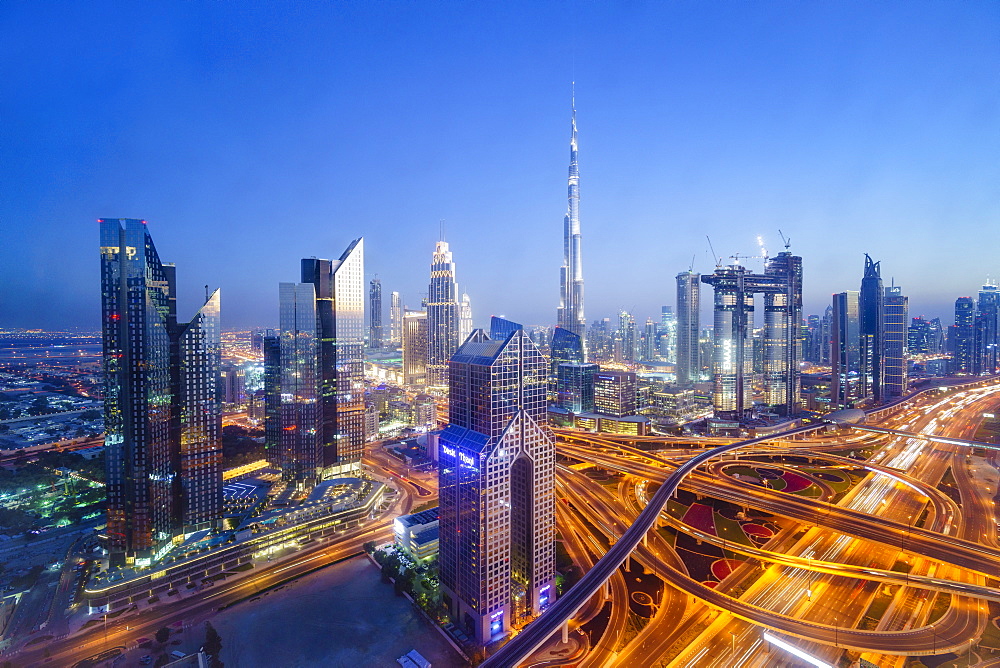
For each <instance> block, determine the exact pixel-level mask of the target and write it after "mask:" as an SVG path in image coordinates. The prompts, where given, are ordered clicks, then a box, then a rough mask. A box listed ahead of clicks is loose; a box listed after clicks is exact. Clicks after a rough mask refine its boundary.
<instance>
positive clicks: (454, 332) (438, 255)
mask: <svg viewBox="0 0 1000 668" xmlns="http://www.w3.org/2000/svg"><path fill="white" fill-rule="evenodd" d="M460 315H461V312H460V307H459V304H458V283H457V282H456V281H455V262H454V261H453V259H452V254H451V251H450V250H449V249H448V242H447V241H439V242H437V245H436V246H435V248H434V256H433V259H432V260H431V282H430V285H429V286H428V288H427V384H428V385H434V386H438V387H444V386H446V385H447V384H448V360H449V359H450V358H451V356H452V355H453V354H454V353H455V351H456V350H458V346H459V344H460V343H461V341H459V338H458V336H459V327H460V324H461V323H460Z"/></svg>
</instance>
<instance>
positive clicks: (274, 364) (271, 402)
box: [261, 329, 281, 464]
mask: <svg viewBox="0 0 1000 668" xmlns="http://www.w3.org/2000/svg"><path fill="white" fill-rule="evenodd" d="M261 347H262V348H263V352H264V448H265V449H266V450H267V456H268V458H269V460H270V461H272V462H274V463H276V464H277V463H278V462H279V461H280V460H279V457H280V455H279V451H280V445H281V337H280V336H279V335H278V333H277V332H275V331H274V330H273V329H269V330H267V331H266V332H265V333H264V335H263V336H262V337H261Z"/></svg>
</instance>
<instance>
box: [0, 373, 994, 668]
mask: <svg viewBox="0 0 1000 668" xmlns="http://www.w3.org/2000/svg"><path fill="white" fill-rule="evenodd" d="M998 405H1000V384H990V385H986V386H984V387H977V388H972V389H956V390H952V391H949V392H941V393H940V394H939V393H936V392H925V393H924V394H923V395H921V396H920V397H918V398H916V399H914V400H912V401H910V402H908V403H906V404H903V405H901V407H900V408H899V410H897V411H896V412H895V413H892V414H891V415H889V416H887V417H885V418H883V419H882V420H880V421H879V422H878V423H877V424H878V425H879V426H882V427H886V428H888V429H893V430H898V431H902V432H905V433H914V434H919V433H925V434H935V435H939V436H947V437H951V438H954V439H973V438H974V435H975V433H976V430H977V428H978V426H979V423H980V422H981V420H982V416H983V414H984V413H989V412H993V411H994V409H996V408H997V406H998ZM825 430H826V428H825V427H823V428H821V427H819V426H814V427H813V428H812V430H811V431H803V433H799V434H796V435H794V438H781V439H777V440H776V439H773V438H770V439H768V438H764V439H758V440H756V441H753V442H744V443H743V445H739V446H735V445H731V444H730V445H727V444H729V443H730V442H729V440H727V439H691V438H686V439H674V438H635V437H615V436H609V435H596V434H587V433H581V432H573V431H567V430H558V431H557V437H558V446H557V447H558V452H559V454H560V460H561V463H560V465H559V467H558V470H557V495H558V497H559V499H560V501H561V502H560V503H558V504H557V526H558V529H559V533H560V538H561V540H562V544H563V546H564V548H565V550H566V553H567V554H568V556H569V558H570V559H571V560H572V561H573V562H574V563H575V564H576V566H577V568H578V571H579V572H581V573H583V574H584V576H583V578H584V579H583V580H581V581H580V582H579V583H577V585H575V586H574V587H573V588H572V589H570V591H569V592H568V593H567V594H565V595H564V596H563V597H562V599H560V601H557V602H556V604H554V605H553V606H552V608H550V610H549V611H547V612H546V613H544V614H543V615H542V617H540V618H539V619H538V620H536V621H535V622H532V623H531V624H529V625H528V626H527V627H525V628H524V629H522V630H520V632H519V633H518V634H517V635H516V636H515V637H514V638H513V640H512V641H511V642H509V643H508V646H513V645H516V644H517V643H518V642H521V641H522V640H524V641H525V642H527V640H528V636H530V635H531V632H532V631H534V629H536V628H537V629H541V628H542V626H543V625H542V624H539V622H540V621H543V620H545V619H546V616H548V615H550V614H551V613H553V612H558V611H557V610H556V608H557V607H558V606H560V605H563V603H561V601H562V600H563V599H565V605H563V607H564V608H572V609H571V610H569V611H568V613H566V614H565V617H566V618H568V619H569V620H570V621H569V623H568V630H569V631H570V632H573V633H576V634H578V637H580V638H581V639H584V640H585V642H586V643H588V645H589V652H588V653H587V654H586V656H585V657H584V658H583V659H582V660H581V661H580V663H579V665H581V666H617V665H627V666H692V667H693V666H698V667H701V666H714V667H718V668H722V667H727V668H728V667H734V668H735V667H744V666H745V667H762V666H783V665H784V666H800V665H804V664H803V663H802V661H801V660H799V659H797V658H796V657H794V656H793V655H791V654H789V653H788V652H786V651H785V650H784V649H782V648H780V647H778V646H775V645H773V644H772V643H769V642H767V640H766V639H765V636H764V632H765V630H770V631H771V633H773V634H774V635H775V636H779V637H780V638H782V639H784V640H786V641H787V642H789V643H792V644H793V645H795V646H796V647H798V648H800V649H801V650H803V651H805V652H807V653H808V654H810V655H812V656H813V657H816V659H817V660H818V661H819V662H821V663H822V664H823V665H831V666H833V665H838V662H840V661H847V660H849V659H852V660H853V659H856V658H858V657H862V658H865V659H867V660H869V661H871V662H872V663H874V664H875V665H877V666H880V667H885V666H903V665H904V662H905V659H906V657H907V656H914V655H932V654H944V653H947V652H954V653H957V654H963V653H964V652H966V651H967V650H968V648H969V647H970V646H975V644H976V643H977V641H979V639H980V637H981V636H982V635H983V632H984V630H985V629H986V628H987V625H988V624H990V623H991V619H990V617H991V615H990V613H989V604H988V601H994V602H996V601H998V600H1000V588H998V583H997V580H996V578H997V575H998V574H1000V543H998V540H997V527H998V524H997V516H996V501H997V498H996V497H997V488H996V478H997V474H996V468H995V467H994V466H992V464H995V462H996V452H991V451H987V452H986V453H985V454H986V456H985V457H984V456H982V455H983V452H982V451H979V452H978V453H977V454H974V453H973V452H972V450H971V448H969V447H967V446H964V445H960V444H958V443H957V442H956V443H942V442H931V441H929V440H927V439H924V438H918V437H912V436H907V435H900V434H891V433H861V432H858V431H855V430H851V429H840V430H836V431H833V432H826V431H825ZM693 441H699V443H700V444H701V443H703V444H704V445H707V446H708V447H718V448H719V449H720V450H722V449H725V448H728V447H732V448H734V450H733V452H731V453H729V454H721V453H718V452H716V453H714V454H712V453H710V452H709V451H708V450H706V449H705V448H703V447H692V442H693ZM865 455H869V458H868V460H867V461H862V460H861V458H862V457H863V456H865ZM736 458H738V459H736ZM803 459H805V460H807V461H811V463H810V464H809V466H810V467H813V468H816V467H829V468H830V469H831V470H833V469H837V468H838V467H839V468H840V469H842V470H849V469H852V468H853V469H861V471H862V475H861V476H860V477H859V480H858V481H857V482H856V484H854V485H853V486H852V487H851V488H850V490H849V491H848V492H847V493H845V494H841V495H834V494H833V493H832V490H831V489H829V488H828V486H827V487H824V486H823V485H822V484H819V485H817V487H818V489H820V494H819V496H818V497H817V498H812V497H807V496H798V495H795V494H790V493H785V492H782V491H778V490H774V489H770V488H768V487H767V486H761V485H755V484H752V483H751V482H748V481H746V480H741V479H738V478H736V477H733V476H732V475H730V474H728V473H727V468H728V467H730V466H732V465H737V464H747V463H750V464H753V463H755V462H756V463H759V464H766V465H768V466H772V467H777V468H778V469H781V470H789V471H793V470H796V469H797V468H798V469H800V470H805V469H804V465H803V464H802V461H803ZM366 464H367V465H368V466H369V468H370V469H371V470H373V471H374V472H375V473H376V474H377V475H381V476H383V477H386V478H390V479H392V480H393V482H394V485H395V486H396V487H397V488H399V489H400V491H401V492H403V494H402V495H401V498H400V500H399V502H398V503H397V504H396V505H395V506H394V508H393V509H392V510H391V511H390V512H389V513H387V514H385V515H383V516H381V517H380V518H376V519H375V520H373V521H372V522H370V523H369V524H367V525H366V526H364V527H362V528H360V529H358V530H356V531H354V532H349V533H346V534H344V535H342V536H339V537H337V538H336V539H335V540H334V541H332V542H329V543H326V544H319V545H310V546H306V547H304V548H303V549H302V550H301V552H300V553H297V554H295V555H291V556H289V557H288V558H285V559H283V560H281V561H280V562H275V563H270V564H261V565H259V566H258V568H256V569H254V571H252V573H251V574H249V575H246V576H243V577H241V578H239V579H234V580H233V581H231V582H227V581H223V582H221V583H219V584H217V585H215V586H214V587H212V588H209V589H208V590H206V591H205V592H203V593H201V594H199V595H197V596H189V597H187V598H184V599H181V600H175V601H170V602H165V603H164V604H161V605H159V606H157V607H151V608H144V609H141V610H138V611H135V612H133V613H128V614H125V615H121V616H120V617H117V618H114V619H109V620H108V623H107V626H106V628H105V626H104V625H103V624H99V625H94V626H91V627H90V628H88V629H86V630H83V631H81V632H79V633H77V634H74V635H72V636H69V637H66V638H61V639H53V640H52V641H50V642H46V643H41V644H39V645H34V646H28V647H26V648H25V649H23V650H22V651H21V652H20V653H19V654H18V655H17V656H16V657H9V658H12V659H14V660H15V663H14V665H18V666H20V665H56V666H72V665H74V664H75V663H76V662H79V661H81V660H83V659H86V658H87V657H92V656H95V655H98V654H100V653H101V652H103V651H107V650H109V649H113V648H115V647H129V646H131V645H132V644H134V642H135V641H136V640H137V639H139V638H149V637H152V636H153V634H154V633H155V631H156V630H157V629H158V628H160V627H162V626H167V625H171V624H175V625H182V624H188V625H190V624H191V623H193V620H194V621H196V620H200V619H205V618H209V617H210V616H211V614H212V613H213V612H214V611H215V610H217V609H219V608H221V607H225V606H227V605H231V604H233V603H236V602H239V601H241V600H247V599H249V598H252V597H254V596H255V595H257V594H258V593H259V592H261V591H263V590H265V589H268V588H270V587H276V586H280V585H281V584H282V583H285V582H288V581H290V580H292V579H295V578H297V577H301V576H302V575H304V574H306V573H308V572H311V571H312V570H314V569H315V568H317V567H322V566H324V565H327V564H329V563H333V562H336V561H338V560H340V559H344V558H347V557H350V556H352V555H356V554H358V553H359V552H360V550H361V546H362V545H363V543H364V542H366V541H369V540H375V541H376V542H384V541H387V540H390V539H391V522H390V521H389V520H390V518H391V516H393V515H395V514H399V513H404V512H408V511H409V510H410V509H411V508H412V507H414V506H415V505H416V504H422V503H425V502H427V501H433V500H434V499H435V498H436V481H435V480H434V476H433V474H426V473H423V474H422V473H418V472H414V471H411V470H409V469H406V468H405V467H404V466H403V465H402V464H401V463H400V462H398V461H397V460H395V459H394V458H392V457H390V456H388V455H386V454H385V452H384V451H383V450H381V449H380V448H374V449H373V450H372V452H371V453H370V455H369V457H368V458H366ZM685 467H689V468H690V472H687V473H686V474H685V475H684V476H683V477H682V478H681V479H678V480H677V481H676V482H677V485H678V486H679V489H680V490H682V491H683V492H685V493H689V494H694V495H697V496H698V497H699V498H703V499H713V498H714V499H719V500H722V501H726V502H728V503H732V504H735V505H736V506H739V507H742V508H745V509H747V510H748V511H749V510H751V509H752V510H753V511H757V512H762V513H767V514H769V515H771V516H774V517H777V518H782V522H781V526H782V529H781V530H780V531H778V532H777V533H776V534H775V535H774V537H773V538H771V539H770V540H769V541H767V542H766V544H762V545H753V546H750V545H741V544H737V543H735V542H729V543H726V542H725V539H724V538H722V537H720V536H716V535H714V534H712V533H709V532H705V531H702V530H701V529H698V528H697V527H694V526H691V525H689V524H687V523H685V522H683V521H681V520H680V519H679V518H677V517H673V516H671V515H669V514H667V513H664V512H661V509H662V507H663V506H664V505H665V504H666V501H667V500H668V499H669V497H670V496H671V495H673V494H676V493H674V492H670V490H668V489H667V488H666V485H665V483H667V482H669V481H670V480H671V479H672V478H676V477H677V475H676V474H677V473H678V470H679V469H683V468H685ZM595 471H596V472H598V473H599V475H595ZM600 472H604V473H600ZM609 474H610V475H611V476H613V478H612V479H611V480H610V481H609V480H608V476H609ZM602 482H603V484H602ZM817 482H821V481H817ZM946 482H950V483H952V484H951V485H950V487H949V488H948V491H949V493H945V492H944V491H942V490H943V489H945V485H943V483H946ZM668 492H670V493H668ZM644 518H645V519H644ZM647 520H648V526H650V527H653V528H652V529H651V530H648V531H633V533H634V534H635V536H634V542H632V541H631V537H630V536H629V534H628V532H629V530H630V529H629V528H630V527H632V528H633V530H635V529H636V527H637V526H638V525H639V524H642V522H643V521H647ZM662 527H669V531H665V530H663V529H662ZM670 532H683V533H686V534H687V535H689V536H691V537H693V538H694V539H697V540H699V541H702V542H703V543H704V544H705V545H709V546H713V547H714V549H719V548H721V549H724V550H725V551H726V552H727V553H729V554H731V555H733V556H734V557H736V558H738V559H740V560H742V561H744V562H745V563H743V564H741V565H739V566H737V567H736V568H734V569H733V571H732V573H731V574H729V575H728V576H727V577H725V578H723V579H722V581H721V582H719V583H718V585H717V586H715V587H709V586H706V585H705V584H703V583H702V582H700V581H699V580H697V579H695V578H693V577H692V576H691V574H690V573H689V572H688V566H687V564H686V562H685V559H684V558H683V555H682V553H681V552H680V551H678V549H677V548H676V544H675V542H672V541H671V540H669V539H668V536H669V534H670ZM616 546H617V552H616ZM606 555H607V556H606ZM602 557H603V558H604V559H602ZM608 557H612V558H611V559H610V560H609V559H608ZM615 561H617V563H612V562H615ZM623 562H624V563H623ZM602 564H603V566H602ZM620 566H623V567H620ZM629 567H631V569H632V570H628V568H629ZM636 569H641V570H638V571H637V570H636ZM642 572H644V573H646V574H650V575H655V576H656V577H658V578H659V579H660V580H662V582H663V583H665V586H662V587H661V588H659V589H658V590H657V598H656V600H653V599H652V598H650V597H649V596H648V595H645V597H643V598H640V597H639V596H638V595H637V593H636V591H635V583H634V580H635V576H636V574H637V573H642ZM588 577H590V578H591V580H593V581H596V582H597V585H596V586H595V587H594V588H593V589H592V590H591V593H588V592H587V591H585V585H586V583H585V582H584V580H586V579H587V578H588ZM574 594H576V597H575V598H576V599H579V600H574ZM939 596H950V601H949V602H948V604H947V605H945V604H941V603H938V598H937V597H939ZM879 597H882V598H888V604H887V605H883V606H882V608H883V612H882V613H881V614H880V616H879V618H878V619H875V620H872V619H871V618H870V616H869V617H868V618H867V619H866V613H867V612H868V611H869V608H870V607H871V606H872V604H873V602H874V601H876V599H878V598H879ZM941 600H943V599H941ZM637 601H640V603H639V604H638V608H639V609H644V610H645V617H648V621H645V620H644V621H643V624H640V625H639V628H636V625H635V624H634V620H635V610H636V608H637V603H636V602H637ZM995 609H996V608H995ZM996 614H997V613H996V612H994V613H993V615H992V616H996ZM630 620H631V621H630ZM599 622H604V623H599ZM561 626H562V625H558V626H557V628H558V627H561ZM537 635H542V636H543V637H542V638H541V641H540V642H545V641H546V640H549V637H550V636H552V635H553V634H552V632H551V631H549V632H548V633H544V632H543V631H541V630H539V631H538V632H537ZM521 636H525V637H524V638H522V637H521ZM550 642H551V640H550ZM998 644H1000V643H998ZM537 646H538V645H535V647H537ZM535 647H533V648H532V650H533V649H534V648H535ZM46 651H47V653H48V656H46V655H45V653H46ZM504 651H505V650H502V651H501V652H500V654H499V655H494V657H493V658H491V659H490V660H488V661H487V664H486V665H487V666H492V665H512V664H511V663H506V664H505V663H504V662H503V661H504V660H505V659H504V658H503V657H504ZM530 651H531V650H529V651H528V653H527V654H525V655H524V656H528V654H530ZM4 658H8V657H4ZM969 659H970V661H969V663H970V664H971V665H980V666H994V665H997V666H1000V652H992V651H990V650H989V648H986V647H983V646H980V647H976V649H975V652H974V653H973V654H972V655H971V656H969ZM520 661H521V659H518V661H517V662H516V663H520ZM524 661H525V663H527V664H530V663H531V661H530V659H524ZM844 665H847V664H846V663H845V664H844Z"/></svg>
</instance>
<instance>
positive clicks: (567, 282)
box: [556, 97, 587, 337]
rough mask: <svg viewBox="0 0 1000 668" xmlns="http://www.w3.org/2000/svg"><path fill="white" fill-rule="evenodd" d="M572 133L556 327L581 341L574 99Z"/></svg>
mask: <svg viewBox="0 0 1000 668" xmlns="http://www.w3.org/2000/svg"><path fill="white" fill-rule="evenodd" d="M572 106H573V131H572V134H571V135H570V141H569V184H568V188H567V205H566V216H565V217H564V218H563V263H562V267H561V268H560V270H559V286H560V290H559V309H558V312H557V314H556V324H557V325H558V326H559V327H562V328H563V329H568V330H569V331H571V332H573V333H574V334H577V335H579V336H580V337H583V336H584V333H585V332H584V330H585V329H586V326H587V321H586V319H585V318H584V315H583V257H582V255H581V244H582V241H581V240H582V235H581V234H580V165H579V163H578V162H577V143H576V98H575V97H574V99H573V105H572Z"/></svg>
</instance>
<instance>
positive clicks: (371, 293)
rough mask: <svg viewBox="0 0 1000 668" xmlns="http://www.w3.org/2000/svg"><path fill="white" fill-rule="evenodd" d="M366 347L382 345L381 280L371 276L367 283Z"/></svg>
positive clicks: (376, 347)
mask: <svg viewBox="0 0 1000 668" xmlns="http://www.w3.org/2000/svg"><path fill="white" fill-rule="evenodd" d="M368 322H369V326H368V347H369V348H374V349H376V350H378V349H379V348H381V347H382V281H380V280H379V279H377V278H373V279H372V280H371V281H370V282H369V283H368Z"/></svg>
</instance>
